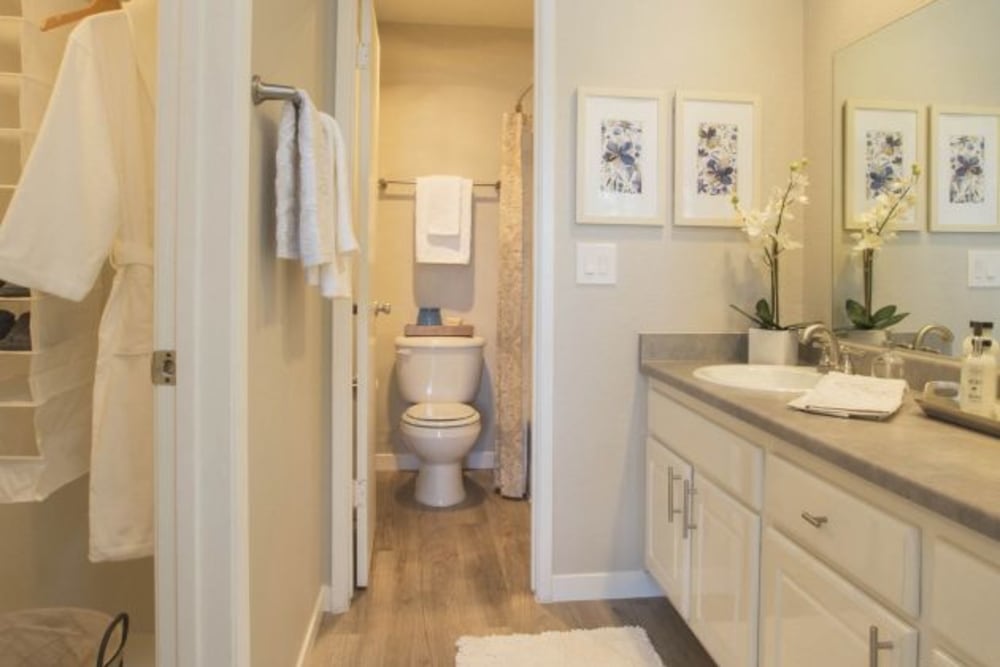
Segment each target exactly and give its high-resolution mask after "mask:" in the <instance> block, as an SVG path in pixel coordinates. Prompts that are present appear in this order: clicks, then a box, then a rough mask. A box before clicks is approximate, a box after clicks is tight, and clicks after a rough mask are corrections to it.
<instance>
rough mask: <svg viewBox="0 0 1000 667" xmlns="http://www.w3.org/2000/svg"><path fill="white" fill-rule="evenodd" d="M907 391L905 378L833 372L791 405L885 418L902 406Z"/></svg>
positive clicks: (849, 414) (814, 410) (836, 412)
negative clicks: (884, 377)
mask: <svg viewBox="0 0 1000 667" xmlns="http://www.w3.org/2000/svg"><path fill="white" fill-rule="evenodd" d="M905 392H906V382H905V381H904V380H886V379H882V378H872V377H865V376H863V375H845V374H843V373H830V374H828V375H825V376H824V377H823V378H821V379H820V381H819V382H817V383H816V386H815V387H813V388H812V389H811V390H810V391H808V392H807V393H805V394H803V395H802V396H799V397H798V398H796V399H793V400H792V401H789V403H788V405H789V406H791V407H793V408H795V409H797V410H803V411H805V412H816V413H819V414H825V415H832V416H834V417H866V418H869V419H884V418H886V417H888V416H890V415H892V414H893V413H894V412H896V410H898V409H899V407H900V406H901V405H902V403H903V395H904V394H905Z"/></svg>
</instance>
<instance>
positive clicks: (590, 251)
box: [576, 241, 618, 285]
mask: <svg viewBox="0 0 1000 667" xmlns="http://www.w3.org/2000/svg"><path fill="white" fill-rule="evenodd" d="M576 282H577V284H578V285H614V284H615V283H617V282H618V246H617V245H615V244H614V243H590V242H584V241H577V243H576Z"/></svg>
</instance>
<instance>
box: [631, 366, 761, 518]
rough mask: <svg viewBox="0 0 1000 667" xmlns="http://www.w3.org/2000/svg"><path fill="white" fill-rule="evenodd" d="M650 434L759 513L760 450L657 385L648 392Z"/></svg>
mask: <svg viewBox="0 0 1000 667" xmlns="http://www.w3.org/2000/svg"><path fill="white" fill-rule="evenodd" d="M649 432H650V434H652V435H653V436H654V437H656V438H657V439H658V440H659V441H660V442H663V443H666V444H667V445H668V446H669V447H670V448H671V449H672V450H674V451H675V452H677V454H679V455H680V456H682V457H683V458H684V459H685V460H687V461H688V462H689V463H691V464H692V465H693V466H694V467H695V468H697V469H698V472H699V473H702V474H705V475H707V476H709V477H711V478H712V479H714V480H715V481H716V482H717V483H718V484H719V485H720V486H721V487H722V488H724V489H725V490H726V491H729V492H730V493H732V494H733V495H734V496H735V497H736V498H737V499H739V500H741V501H742V502H743V503H744V504H746V505H749V506H750V507H753V508H754V509H758V510H759V509H760V505H761V495H762V487H763V482H762V478H763V468H764V453H763V451H761V449H760V448H759V447H757V446H756V445H752V444H750V443H749V442H747V441H746V440H744V439H743V438H741V437H739V436H738V435H736V434H735V433H733V432H731V431H727V430H726V429H724V428H722V427H721V426H719V425H717V424H714V423H712V422H711V421H709V420H708V419H705V418H704V417H702V416H701V415H699V414H697V413H695V412H692V411H691V410H689V409H688V408H686V407H684V406H683V405H680V404H679V403H677V402H676V401H674V400H672V399H670V398H668V397H667V396H665V395H663V394H662V393H661V392H660V391H658V390H657V387H656V385H655V384H653V385H652V386H651V388H650V390H649Z"/></svg>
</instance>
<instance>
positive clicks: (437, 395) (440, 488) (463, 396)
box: [396, 336, 486, 507]
mask: <svg viewBox="0 0 1000 667" xmlns="http://www.w3.org/2000/svg"><path fill="white" fill-rule="evenodd" d="M485 342H486V341H485V340H484V339H483V338H481V337H479V336H473V337H458V336H453V337H452V336H448V337H445V336H399V337H397V338H396V379H397V382H398V385H399V392H400V394H401V395H402V397H403V399H404V400H405V401H407V402H409V403H413V405H411V406H410V407H409V408H407V409H406V411H405V412H404V413H403V417H402V420H401V423H400V432H401V433H402V436H403V442H404V443H406V446H407V447H409V448H410V449H411V450H412V451H413V453H414V454H416V455H417V458H418V459H420V471H419V472H418V473H417V489H416V498H417V501H418V502H420V503H422V504H424V505H429V506H431V507H449V506H451V505H456V504H458V503H460V502H462V501H463V500H464V499H465V487H464V485H463V483H462V461H463V460H464V459H465V456H466V455H467V454H468V453H469V452H470V451H471V450H472V446H473V445H474V444H475V443H476V438H478V437H479V432H480V430H481V424H480V416H479V413H478V412H477V411H476V409H475V408H474V407H472V406H471V405H469V403H471V402H472V400H473V399H474V398H475V397H476V392H477V391H479V380H480V377H481V376H482V371H483V345H484V344H485Z"/></svg>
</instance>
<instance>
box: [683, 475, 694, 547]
mask: <svg viewBox="0 0 1000 667" xmlns="http://www.w3.org/2000/svg"><path fill="white" fill-rule="evenodd" d="M695 493H696V492H695V490H694V485H693V484H691V482H689V481H688V480H684V512H683V513H682V514H681V521H683V522H684V539H685V540H686V539H687V538H688V537H689V536H690V534H691V531H692V530H695V529H696V528H697V527H698V526H696V525H695V523H694V522H693V521H692V520H691V517H693V516H694V494H695Z"/></svg>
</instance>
